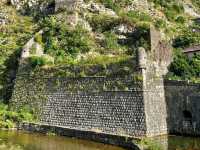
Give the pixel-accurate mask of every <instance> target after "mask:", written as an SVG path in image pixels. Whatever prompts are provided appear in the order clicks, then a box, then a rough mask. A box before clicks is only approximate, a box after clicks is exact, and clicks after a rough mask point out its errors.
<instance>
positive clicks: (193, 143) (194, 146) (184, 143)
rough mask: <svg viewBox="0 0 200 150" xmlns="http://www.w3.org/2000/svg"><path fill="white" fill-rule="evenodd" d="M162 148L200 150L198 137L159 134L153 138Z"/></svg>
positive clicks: (168, 149)
mask: <svg viewBox="0 0 200 150" xmlns="http://www.w3.org/2000/svg"><path fill="white" fill-rule="evenodd" d="M154 140H155V141H157V142H158V143H160V144H161V145H162V147H163V150H200V138H192V137H182V136H160V137H157V138H154Z"/></svg>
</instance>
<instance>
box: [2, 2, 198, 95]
mask: <svg viewBox="0 0 200 150" xmlns="http://www.w3.org/2000/svg"><path fill="white" fill-rule="evenodd" d="M0 4H1V5H0V7H1V9H0V30H1V32H0V89H1V91H2V92H3V91H5V89H7V88H6V87H7V86H8V85H9V84H11V83H12V82H13V79H14V78H15V71H16V67H17V59H18V58H19V54H20V51H21V49H22V46H23V45H24V44H25V43H26V42H27V41H28V40H29V39H30V38H31V37H35V41H36V42H37V43H39V44H40V45H41V46H42V48H43V51H44V54H45V55H44V56H38V55H37V53H36V51H35V48H34V47H33V49H32V54H31V57H30V63H31V67H32V68H31V69H32V71H34V72H38V70H41V68H42V69H44V68H45V69H47V70H53V71H54V72H56V74H57V75H61V76H105V75H106V76H116V75H122V76H124V75H130V74H132V73H133V72H134V67H133V66H135V64H134V60H135V52H136V50H137V48H138V47H144V48H145V49H146V50H149V49H150V43H149V36H148V31H149V27H150V25H153V26H155V27H156V28H157V29H158V30H160V32H161V33H162V39H163V41H167V42H170V43H171V44H172V45H173V46H174V48H175V49H183V48H185V47H188V46H190V45H196V44H199V43H200V33H199V31H200V25H199V24H196V23H195V22H194V21H193V19H195V18H198V17H199V16H200V15H199V14H200V3H199V1H198V0H184V1H178V0H177V1H174V0H165V1H163V0H148V1H146V0H134V1H132V0H91V1H89V0H85V1H84V2H81V3H80V5H78V6H79V7H78V9H77V10H76V12H75V13H74V15H73V14H70V13H69V12H68V13H67V12H66V11H63V10H61V11H59V12H57V13H52V10H53V9H52V7H53V6H54V5H53V3H52V1H41V0H37V1H32V0H29V1H17V0H16V1H9V0H8V1H7V0H1V1H0ZM11 4H12V5H13V6H12V5H11ZM47 4H48V5H47ZM46 10H48V11H46ZM69 16H71V20H70V21H71V22H69V21H68V22H66V20H65V19H64V20H63V18H67V17H69ZM67 24H68V25H67ZM71 26H74V27H73V28H71ZM41 29H43V31H44V34H43V35H42V36H40V35H38V34H36V33H37V32H38V31H39V30H41ZM179 51H180V50H179ZM175 52H176V53H175V55H177V56H178V57H175V58H176V61H175V64H174V66H173V67H172V70H171V73H170V77H175V78H182V79H191V78H195V80H196V78H198V74H199V73H200V60H199V57H197V58H195V59H194V60H192V62H191V60H188V59H187V58H185V57H184V56H183V55H182V54H181V53H180V52H177V50H176V51H175ZM180 57H181V58H182V59H181V60H179V59H178V58H180ZM183 64H185V65H183ZM194 67H195V70H193V69H192V70H191V68H194ZM174 68H175V69H174ZM186 73H187V76H185V74H186ZM6 91H7V90H6ZM1 95H2V94H1ZM3 95H4V96H5V95H8V94H7V93H4V94H3ZM4 98H5V97H4ZM6 99H7V98H6Z"/></svg>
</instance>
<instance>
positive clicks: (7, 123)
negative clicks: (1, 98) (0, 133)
mask: <svg viewBox="0 0 200 150" xmlns="http://www.w3.org/2000/svg"><path fill="white" fill-rule="evenodd" d="M34 120H35V118H34V115H33V110H31V108H29V107H23V108H21V109H20V110H18V111H17V112H16V111H12V110H10V109H9V107H8V105H5V104H2V103H1V104H0V128H8V129H9V128H14V127H16V124H17V123H19V122H22V121H28V122H33V121H34Z"/></svg>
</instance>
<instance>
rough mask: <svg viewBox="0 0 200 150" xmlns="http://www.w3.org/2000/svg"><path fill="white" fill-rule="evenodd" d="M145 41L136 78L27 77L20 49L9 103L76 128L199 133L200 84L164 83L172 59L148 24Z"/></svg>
mask: <svg viewBox="0 0 200 150" xmlns="http://www.w3.org/2000/svg"><path fill="white" fill-rule="evenodd" d="M68 2H69V3H71V1H65V4H62V3H63V1H58V3H56V5H57V6H56V7H58V8H60V6H61V4H62V6H67V5H68ZM74 6H75V5H74ZM41 34H42V32H41ZM150 42H151V49H150V50H144V49H143V48H139V49H138V60H137V62H138V70H137V74H140V75H141V76H142V78H143V80H142V81H134V80H133V79H132V78H118V77H116V78H106V77H86V78H55V77H48V73H47V77H45V76H40V77H35V76H34V75H30V74H29V75H28V74H27V69H26V67H27V65H28V64H26V61H25V59H26V58H28V56H27V55H28V54H29V52H28V50H29V49H26V47H25V48H24V51H22V60H21V61H20V64H19V69H18V74H17V78H16V81H15V88H14V92H13V96H12V99H11V103H12V106H13V107H14V108H19V107H21V106H25V105H27V106H29V107H31V108H34V110H35V112H37V116H38V123H40V124H42V125H48V126H55V127H60V128H65V129H73V130H76V131H88V132H94V133H101V134H108V135H116V136H124V137H143V136H156V135H161V134H168V133H179V134H190V135H200V131H199V127H200V119H199V117H198V116H199V115H200V111H199V110H200V108H199V107H200V105H199V103H200V102H199V100H200V97H199V96H200V93H199V91H200V85H199V84H189V83H185V82H178V81H176V82H173V81H164V79H163V76H164V75H165V74H166V72H167V66H168V65H169V64H170V62H171V58H172V57H171V50H170V47H169V46H168V45H167V44H166V43H163V41H162V40H161V37H160V34H159V33H158V32H157V31H156V30H155V29H154V28H151V30H150ZM25 54H26V55H25ZM24 56H25V57H24ZM75 136H76V135H75Z"/></svg>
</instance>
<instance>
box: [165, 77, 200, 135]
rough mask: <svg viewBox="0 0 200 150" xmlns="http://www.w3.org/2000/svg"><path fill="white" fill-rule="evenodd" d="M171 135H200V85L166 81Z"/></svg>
mask: <svg viewBox="0 0 200 150" xmlns="http://www.w3.org/2000/svg"><path fill="white" fill-rule="evenodd" d="M164 85H165V99H166V104H167V114H168V118H167V124H168V130H169V133H170V134H178V135H191V136H199V135H200V118H199V116H200V84H195V83H188V82H184V81H167V80H166V81H165V83H164Z"/></svg>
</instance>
